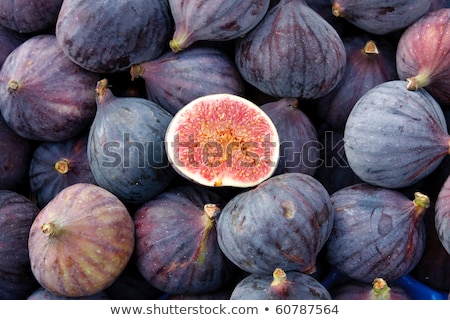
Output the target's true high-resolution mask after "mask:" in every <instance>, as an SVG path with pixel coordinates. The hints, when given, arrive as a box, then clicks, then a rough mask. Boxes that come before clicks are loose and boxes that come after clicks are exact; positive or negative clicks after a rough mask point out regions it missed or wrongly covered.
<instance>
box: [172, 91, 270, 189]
mask: <svg viewBox="0 0 450 320" xmlns="http://www.w3.org/2000/svg"><path fill="white" fill-rule="evenodd" d="M165 142H166V144H165V146H166V150H167V155H168V158H169V161H170V163H171V164H172V167H173V168H174V169H175V170H176V171H177V172H178V173H179V174H180V175H181V176H183V177H185V178H187V179H188V180H192V181H194V182H196V183H198V184H201V185H205V186H211V187H220V186H231V187H238V188H245V187H251V186H255V185H257V184H259V183H261V182H262V181H264V180H266V179H267V178H269V177H270V176H272V174H273V172H274V171H275V169H276V167H277V163H278V157H279V137H278V133H277V129H276V128H275V125H274V124H273V122H272V120H271V119H270V118H269V116H268V115H267V114H266V113H265V112H264V111H262V110H261V108H259V107H258V106H257V105H255V104H254V103H253V102H251V101H249V100H247V99H245V98H243V97H240V96H236V95H233V94H227V93H222V94H212V95H206V96H202V97H200V98H197V99H195V100H193V101H191V102H190V103H188V104H187V105H186V106H184V107H183V108H182V109H181V110H179V111H178V112H177V113H176V114H175V116H174V117H173V119H172V121H171V122H170V124H169V126H168V128H167V132H166V136H165Z"/></svg>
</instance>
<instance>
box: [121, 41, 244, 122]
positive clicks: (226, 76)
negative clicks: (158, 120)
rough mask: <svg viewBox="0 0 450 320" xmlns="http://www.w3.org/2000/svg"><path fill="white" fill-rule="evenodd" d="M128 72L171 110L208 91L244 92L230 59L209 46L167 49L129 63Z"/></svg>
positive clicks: (153, 98)
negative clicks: (134, 63) (179, 49)
mask: <svg viewBox="0 0 450 320" xmlns="http://www.w3.org/2000/svg"><path fill="white" fill-rule="evenodd" d="M130 73H131V75H132V79H135V78H142V79H143V80H144V84H145V89H146V92H147V96H148V98H149V99H150V100H152V101H154V102H156V103H157V104H159V105H160V106H162V107H163V108H164V109H166V110H167V111H169V112H170V113H171V114H175V113H176V112H177V111H178V110H180V109H181V108H182V107H183V106H185V105H186V104H188V103H189V102H190V101H192V100H194V99H196V98H199V97H201V96H205V95H208V94H216V93H231V94H235V95H238V96H242V95H243V94H244V81H243V80H242V77H241V75H240V74H239V72H238V71H237V69H236V66H235V65H234V62H233V61H232V60H231V59H230V57H229V56H228V55H227V54H226V53H225V52H224V51H223V50H220V49H217V48H213V47H192V48H189V49H186V50H183V51H181V52H179V53H174V52H172V51H169V52H166V53H165V54H163V55H161V56H160V57H158V58H156V59H153V60H151V61H146V62H142V63H140V64H136V65H133V66H132V67H131V70H130Z"/></svg>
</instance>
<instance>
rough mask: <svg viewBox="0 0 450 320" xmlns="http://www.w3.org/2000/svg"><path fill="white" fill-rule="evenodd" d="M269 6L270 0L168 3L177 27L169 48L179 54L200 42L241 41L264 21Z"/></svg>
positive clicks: (203, 0) (175, 0)
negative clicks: (241, 38)
mask: <svg viewBox="0 0 450 320" xmlns="http://www.w3.org/2000/svg"><path fill="white" fill-rule="evenodd" d="M269 4H270V0H250V1H240V0H231V1H230V0H229V1H214V2H211V1H208V0H197V1H178V0H169V5H170V10H171V13H172V17H173V20H174V24H175V30H174V33H173V35H172V39H171V40H170V42H169V46H170V48H171V49H172V50H173V51H174V52H179V51H181V50H184V49H186V48H188V47H190V46H191V45H192V44H193V43H196V42H198V41H200V40H207V41H226V40H232V39H236V38H238V37H241V36H243V35H245V34H246V33H247V32H249V31H250V30H252V29H253V28H254V27H255V26H256V25H257V24H258V23H259V22H260V21H261V20H262V18H263V17H264V15H265V14H266V13H267V10H268V8H269Z"/></svg>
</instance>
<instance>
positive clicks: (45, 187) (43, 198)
mask: <svg viewBox="0 0 450 320" xmlns="http://www.w3.org/2000/svg"><path fill="white" fill-rule="evenodd" d="M87 141H88V139H87V134H83V135H81V136H77V137H75V138H72V139H69V140H64V141H58V142H42V143H41V144H39V145H38V146H37V147H36V149H35V150H34V153H33V156H32V158H31V163H30V170H29V181H30V191H31V192H32V193H33V195H34V197H35V199H36V203H37V205H38V207H40V208H43V207H44V206H45V205H46V204H47V203H48V202H50V200H51V199H53V198H54V197H55V196H56V194H58V193H59V192H60V191H61V190H62V189H64V188H65V187H68V186H70V185H72V184H75V183H78V182H85V183H91V184H95V183H96V182H95V178H94V175H93V174H92V172H91V168H90V166H89V161H88V156H87Z"/></svg>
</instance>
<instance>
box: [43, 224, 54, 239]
mask: <svg viewBox="0 0 450 320" xmlns="http://www.w3.org/2000/svg"><path fill="white" fill-rule="evenodd" d="M41 230H42V232H43V233H44V234H46V235H47V236H49V237H53V236H54V235H55V233H56V226H55V224H54V223H53V222H47V223H44V224H43V225H42V226H41Z"/></svg>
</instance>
